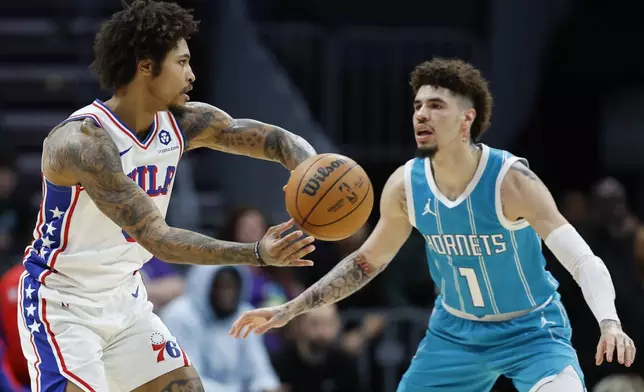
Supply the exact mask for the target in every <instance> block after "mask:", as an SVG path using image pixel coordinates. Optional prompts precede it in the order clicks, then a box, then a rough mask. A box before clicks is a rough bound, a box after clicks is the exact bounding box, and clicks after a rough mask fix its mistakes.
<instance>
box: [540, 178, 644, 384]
mask: <svg viewBox="0 0 644 392" xmlns="http://www.w3.org/2000/svg"><path fill="white" fill-rule="evenodd" d="M573 215H574V214H573ZM576 225H577V226H576V227H577V230H578V231H579V232H580V234H581V235H582V237H583V238H585V239H586V241H587V242H588V245H589V246H590V247H591V249H593V251H594V253H595V254H596V255H597V256H598V257H600V258H601V259H602V260H603V261H604V263H605V264H606V267H607V268H608V270H609V272H610V274H611V277H612V279H613V282H614V287H615V293H616V299H615V306H616V308H617V312H618V314H620V318H621V320H620V321H621V323H622V325H623V328H624V330H625V331H629V334H630V336H631V338H632V339H633V340H634V341H635V342H640V341H641V340H642V338H644V324H643V322H644V309H642V306H641V304H642V303H644V291H642V289H641V287H640V286H639V285H638V282H637V280H636V278H635V273H634V271H635V257H636V246H637V242H636V232H637V229H638V227H639V226H640V224H639V222H638V220H637V218H636V217H635V215H634V214H633V213H631V211H630V209H629V207H628V199H627V196H626V191H625V189H624V187H623V185H622V184H621V183H620V182H619V181H617V180H616V179H615V178H612V177H606V178H603V179H601V180H600V181H598V182H597V184H596V185H595V186H594V187H593V188H592V191H591V194H590V198H589V208H588V214H587V216H586V218H585V219H582V218H581V217H580V218H579V219H578V221H577V224H576ZM544 254H545V255H547V258H548V260H549V265H548V267H549V269H550V271H551V272H552V274H553V275H554V276H555V278H556V279H557V281H559V283H560V287H559V292H560V293H561V296H562V298H563V299H562V301H563V302H564V305H565V306H566V309H567V311H568V314H569V316H570V322H571V324H572V325H573V326H575V325H576V326H577V328H576V329H575V331H576V332H575V334H574V335H573V337H572V339H573V344H574V345H575V347H576V349H577V352H578V357H579V361H580V364H581V367H582V369H593V371H592V372H590V371H587V372H586V373H585V377H586V382H587V383H588V385H594V384H596V383H597V382H598V381H599V380H600V379H601V378H602V377H604V376H606V375H608V374H611V373H618V372H619V373H624V372H638V371H640V372H641V371H642V370H644V364H643V363H642V361H639V362H638V361H635V363H634V364H633V366H631V368H630V369H628V368H622V367H620V366H618V365H616V364H615V362H616V361H613V363H606V364H604V365H602V366H601V367H599V368H597V367H596V366H595V348H596V344H597V343H596V342H597V337H598V335H599V331H598V330H597V329H596V328H583V326H591V325H594V323H595V319H594V317H593V316H592V313H591V312H589V311H588V306H587V305H586V304H585V301H584V298H583V295H582V293H581V290H579V286H578V285H577V284H576V283H575V282H574V280H572V277H571V275H570V274H569V273H568V272H567V271H565V270H564V268H563V266H562V265H561V263H559V262H557V261H555V259H554V257H553V256H552V254H551V253H550V251H549V250H547V248H545V247H544ZM579 326H582V327H581V328H580V327H579Z"/></svg>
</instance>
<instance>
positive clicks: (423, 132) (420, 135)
mask: <svg viewBox="0 0 644 392" xmlns="http://www.w3.org/2000/svg"><path fill="white" fill-rule="evenodd" d="M432 135H434V131H432V130H431V129H428V128H423V129H417V130H416V140H417V141H418V142H425V141H427V140H428V139H429V138H430V137H431V136H432Z"/></svg>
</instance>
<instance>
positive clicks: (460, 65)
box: [409, 58, 493, 142]
mask: <svg viewBox="0 0 644 392" xmlns="http://www.w3.org/2000/svg"><path fill="white" fill-rule="evenodd" d="M409 84H410V85H411V87H412V90H413V92H414V95H416V94H417V93H418V90H420V88H421V87H422V86H425V85H430V86H434V87H442V88H445V89H447V90H450V91H451V92H453V93H455V94H458V95H460V96H462V97H465V98H467V99H469V100H471V101H472V103H473V104H474V110H476V118H475V119H474V122H473V123H472V127H471V129H470V136H471V139H472V141H473V142H476V141H478V140H479V139H480V138H481V135H483V133H484V132H485V131H487V129H488V128H489V127H490V118H491V117H492V103H493V101H492V94H491V93H490V89H489V88H488V83H487V80H485V78H484V77H483V75H481V72H480V71H479V70H478V69H476V68H474V66H472V65H471V64H468V63H466V62H465V61H463V60H460V59H443V58H434V59H432V60H431V61H425V62H423V63H421V64H419V65H417V66H416V67H415V68H414V70H413V71H412V73H411V81H410V83H409Z"/></svg>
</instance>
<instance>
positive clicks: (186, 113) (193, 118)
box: [171, 102, 228, 142]
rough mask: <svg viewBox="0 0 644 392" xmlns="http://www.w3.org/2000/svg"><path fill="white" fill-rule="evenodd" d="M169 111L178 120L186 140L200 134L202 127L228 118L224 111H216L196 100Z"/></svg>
mask: <svg viewBox="0 0 644 392" xmlns="http://www.w3.org/2000/svg"><path fill="white" fill-rule="evenodd" d="M171 112H172V114H173V115H174V116H175V118H176V119H177V121H178V122H179V125H180V126H181V129H182V130H183V134H184V136H185V137H186V140H187V141H188V142H190V141H191V140H192V139H194V138H195V137H197V136H198V135H199V134H201V132H202V131H203V130H204V129H207V128H211V127H213V126H216V125H217V123H223V122H224V121H226V120H228V117H227V115H225V113H223V112H221V111H217V110H216V109H215V108H214V107H212V106H210V105H206V104H201V103H198V102H195V103H191V104H190V105H186V106H185V107H180V108H179V107H177V108H172V110H171ZM218 114H219V115H218Z"/></svg>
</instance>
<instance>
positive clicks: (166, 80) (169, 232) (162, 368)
mask: <svg viewBox="0 0 644 392" xmlns="http://www.w3.org/2000/svg"><path fill="white" fill-rule="evenodd" d="M197 26H198V24H197V22H195V21H194V20H193V17H192V15H191V14H190V12H189V11H186V10H184V9H182V8H181V7H179V6H178V5H176V4H170V3H163V2H152V1H149V0H137V1H135V2H134V3H133V4H132V5H130V6H128V7H127V8H126V9H125V10H123V11H121V12H118V13H116V14H115V15H113V16H112V18H111V19H110V20H109V21H107V22H106V23H105V24H104V25H103V26H102V28H101V30H100V32H99V33H98V34H97V36H96V40H95V47H94V51H95V57H96V58H95V61H94V63H93V64H92V68H93V70H94V71H95V73H96V74H97V75H98V77H99V79H100V82H101V84H102V86H103V87H104V88H108V89H111V90H113V91H114V95H113V96H112V98H111V99H109V100H107V101H105V102H101V101H98V100H97V101H94V102H92V103H91V104H89V105H87V106H86V107H84V108H82V109H80V110H77V111H76V112H74V113H73V114H72V115H71V116H70V117H69V118H68V119H67V120H65V121H64V122H63V123H62V124H60V125H58V126H57V127H55V128H54V129H53V130H52V131H51V133H50V134H49V136H48V137H47V138H46V140H45V141H44V146H43V156H42V172H43V201H42V205H41V207H40V212H39V214H38V219H37V224H36V228H35V230H34V241H33V243H32V244H31V245H30V246H29V247H28V248H27V249H26V251H25V255H24V261H23V262H24V266H25V272H24V273H23V275H22V278H21V282H20V289H19V299H20V303H19V328H20V335H21V342H22V349H23V352H24V355H25V357H26V358H27V360H28V362H29V371H30V376H31V387H32V390H33V391H47V392H54V391H56V392H59V391H60V392H62V391H101V392H103V391H132V390H135V391H154V392H157V391H175V390H191V391H203V386H202V384H201V382H200V380H199V376H198V375H197V372H196V371H195V369H193V368H192V367H191V366H190V360H189V357H188V355H189V353H184V352H183V350H182V349H181V347H180V345H179V343H180V342H179V343H178V342H176V340H175V338H174V337H173V336H172V334H171V333H170V332H169V331H168V329H167V328H166V327H165V326H164V325H163V323H162V322H161V321H160V320H159V318H158V317H156V316H155V315H154V314H153V313H152V305H151V304H150V303H149V302H148V301H147V298H146V291H145V287H144V285H143V282H142V280H141V276H140V274H139V273H137V271H138V270H139V269H140V268H141V266H142V265H143V264H144V263H145V262H146V261H147V260H149V259H150V258H151V257H152V256H153V255H154V256H156V257H158V258H159V259H162V260H165V261H167V262H171V263H185V264H201V265H204V264H205V265H222V264H230V265H232V264H248V265H254V266H264V265H273V266H307V265H311V262H310V261H308V260H304V259H303V258H304V257H305V256H306V255H307V254H309V253H310V252H312V251H313V250H314V246H313V245H312V242H313V238H312V237H304V238H303V233H302V232H301V231H294V232H292V233H290V234H288V235H284V236H282V234H283V233H284V232H285V231H286V230H288V229H289V228H290V227H291V226H292V221H289V222H285V223H282V224H280V225H278V226H275V227H272V228H270V229H269V231H268V233H267V234H266V236H265V237H264V238H263V239H262V240H261V241H259V242H258V243H256V244H243V243H233V242H225V241H219V240H216V239H213V238H209V237H207V236H204V235H201V234H198V233H194V232H191V231H187V230H182V229H178V228H174V227H169V226H168V225H167V224H166V222H165V214H166V210H167V208H168V202H169V198H170V194H171V192H172V187H173V182H174V175H175V171H176V167H177V163H178V162H179V159H180V157H181V155H182V154H183V153H184V152H185V151H187V150H191V149H195V148H198V147H207V148H211V149H214V150H219V151H224V152H229V153H233V154H242V155H247V156H251V157H254V158H259V159H265V160H272V161H275V162H279V163H281V164H282V165H284V166H285V167H286V168H288V169H295V167H296V166H297V165H298V164H299V163H300V162H302V161H303V160H305V159H306V158H308V157H310V156H312V155H314V154H315V151H314V149H313V148H312V147H311V146H310V145H309V144H308V143H307V142H306V141H304V140H303V139H302V138H300V137H298V136H296V135H294V134H292V133H289V132H287V131H285V130H284V129H281V128H279V127H276V126H273V125H269V124H265V123H261V122H258V121H254V120H241V119H240V120H236V119H232V118H231V117H230V116H228V115H227V114H226V113H225V112H223V111H221V110H219V109H217V108H215V107H212V106H210V105H207V104H204V103H196V102H195V103H190V102H187V101H188V100H189V97H188V96H187V95H186V94H187V93H188V92H189V91H190V90H191V88H192V84H193V83H194V81H195V75H194V74H193V72H192V70H191V67H190V63H189V60H190V52H189V50H188V45H187V43H186V40H187V39H188V38H189V37H190V36H191V35H193V34H194V33H195V32H196V31H197ZM187 354H188V355H187Z"/></svg>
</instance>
